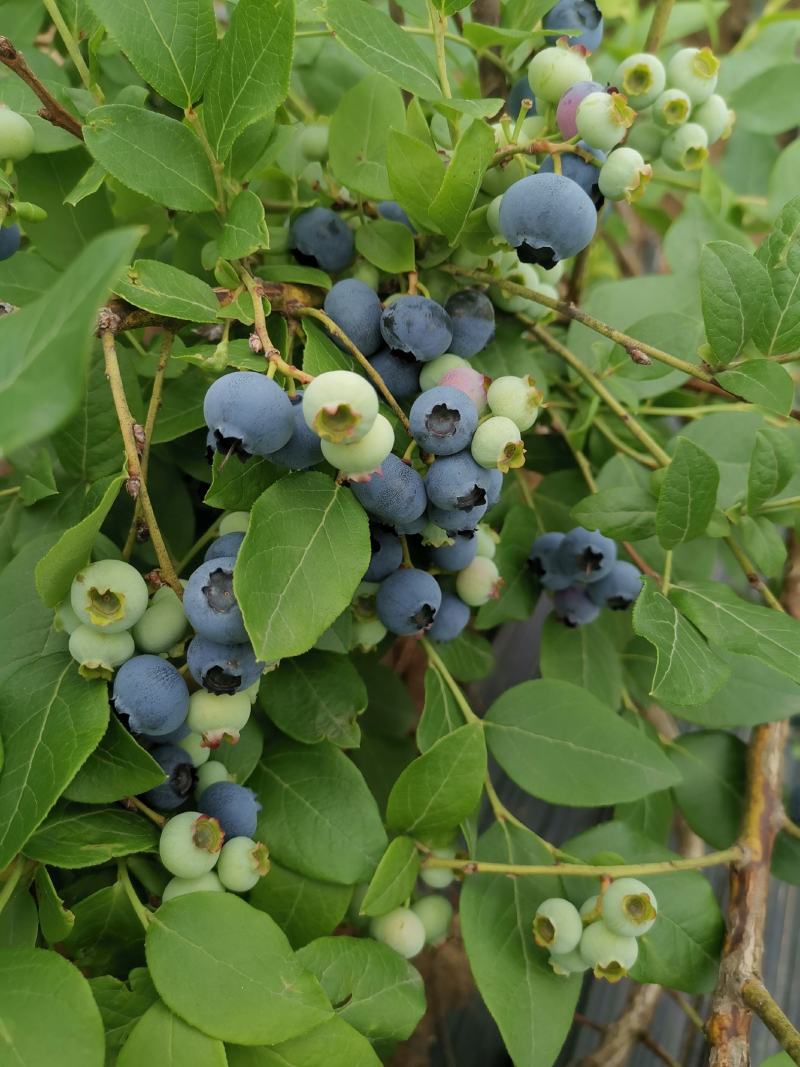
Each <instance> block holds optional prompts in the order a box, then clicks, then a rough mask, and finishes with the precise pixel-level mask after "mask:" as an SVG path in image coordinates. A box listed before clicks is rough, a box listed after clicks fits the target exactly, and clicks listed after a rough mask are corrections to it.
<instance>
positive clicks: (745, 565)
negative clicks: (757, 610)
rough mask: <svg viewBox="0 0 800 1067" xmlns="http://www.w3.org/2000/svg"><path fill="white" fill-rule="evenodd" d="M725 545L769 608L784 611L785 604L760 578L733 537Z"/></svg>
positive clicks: (753, 565) (727, 538)
mask: <svg viewBox="0 0 800 1067" xmlns="http://www.w3.org/2000/svg"><path fill="white" fill-rule="evenodd" d="M725 544H726V545H727V546H728V548H729V549H730V550H731V552H732V554H733V556H734V559H735V560H736V562H737V563H738V564H739V566H740V567H741V568H742V570H743V571H744V575H745V577H746V578H747V581H748V582H749V584H750V585H751V586H752V587H753V589H757V590H758V592H759V593H761V595H762V596H763V598H764V599H765V600H766V602H767V603H768V604H769V606H770V607H771V608H773V609H774V610H775V611H784V607H783V604H781V602H780V600H778V598H777V597H776V596H775V594H774V593H773V592H772V590H771V589H770V587H769V586H768V585H767V583H766V582H765V581H764V579H763V578H762V577H761V576H760V574H759V573H758V571H757V570H756V566H755V564H754V563H753V561H752V560H751V559H750V557H749V556H748V555H747V553H746V552H744V551H743V549H742V548H740V547H739V545H738V544H737V543H736V541H735V540H734V539H733V537H726V538H725Z"/></svg>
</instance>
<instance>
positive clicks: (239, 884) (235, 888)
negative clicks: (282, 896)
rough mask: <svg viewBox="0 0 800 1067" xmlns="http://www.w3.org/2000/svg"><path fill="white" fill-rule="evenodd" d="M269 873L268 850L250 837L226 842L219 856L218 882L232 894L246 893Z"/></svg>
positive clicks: (236, 838)
mask: <svg viewBox="0 0 800 1067" xmlns="http://www.w3.org/2000/svg"><path fill="white" fill-rule="evenodd" d="M268 871H269V850H268V849H267V846H266V845H264V844H262V843H261V842H258V843H256V842H255V841H253V839H252V838H251V837H234V838H231V840H230V841H226V842H225V844H224V845H223V846H222V852H220V854H219V864H218V865H217V873H218V875H219V880H220V882H221V883H222V884H223V885H224V886H225V888H226V889H230V890H231V891H232V892H234V893H246V892H247V891H248V890H249V889H252V888H253V886H254V885H255V884H256V882H257V881H258V880H259V878H263V877H264V875H265V874H266V873H267V872H268Z"/></svg>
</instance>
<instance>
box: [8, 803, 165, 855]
mask: <svg viewBox="0 0 800 1067" xmlns="http://www.w3.org/2000/svg"><path fill="white" fill-rule="evenodd" d="M157 848H158V831H157V829H156V827H155V826H154V825H153V824H152V823H151V822H150V821H149V820H148V819H143V818H142V817H141V815H139V814H137V813H136V812H133V811H123V809H122V808H87V807H84V806H83V805H82V804H81V805H78V804H62V805H59V807H57V808H56V809H55V811H53V812H52V813H51V814H50V816H49V817H48V818H47V819H46V820H45V821H44V822H43V823H42V825H41V826H40V827H39V829H38V830H37V831H36V833H35V834H34V835H33V837H30V838H29V839H28V841H27V842H26V844H25V855H26V856H28V857H30V859H33V860H38V861H39V863H48V864H50V866H52V867H63V868H65V869H67V870H74V869H76V868H79V867H94V866H96V865H97V864H100V863H107V862H108V861H109V860H111V859H115V858H117V857H119V856H130V855H132V854H133V853H136V852H154V851H155V850H156V849H157Z"/></svg>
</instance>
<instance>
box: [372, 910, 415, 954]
mask: <svg viewBox="0 0 800 1067" xmlns="http://www.w3.org/2000/svg"><path fill="white" fill-rule="evenodd" d="M370 933H371V934H372V936H373V937H374V938H375V940H376V941H382V942H383V944H384V945H388V946H389V948H393V949H394V951H395V952H397V953H399V954H400V955H401V956H403V957H404V958H405V959H407V960H410V959H411V958H412V957H413V956H416V955H417V954H418V953H420V952H421V951H422V949H423V948H424V946H425V927H424V926H423V924H422V920H421V919H420V917H419V916H418V915H415V914H414V912H413V911H412V910H411V909H410V908H395V909H394V911H390V912H388V914H386V915H379V916H378V917H377V918H375V919H373V920H372V922H371V923H370Z"/></svg>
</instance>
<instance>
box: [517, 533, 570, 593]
mask: <svg viewBox="0 0 800 1067" xmlns="http://www.w3.org/2000/svg"><path fill="white" fill-rule="evenodd" d="M563 540H564V534H563V533H546V534H542V535H541V537H537V538H536V540H535V541H534V542H533V545H532V547H531V551H530V555H529V556H528V564H529V566H530V569H531V573H532V574H534V575H535V576H536V577H537V578H538V579H539V581H540V582H541V583H542V585H543V586H544V587H545V589H550V590H551V591H555V590H558V589H567V588H568V587H569V586H570V585H571V584H572V582H573V577H572V575H571V574H565V573H564V572H563V571H562V570H561V567H560V566H559V562H558V550H559V548H560V547H561V542H562V541H563Z"/></svg>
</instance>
